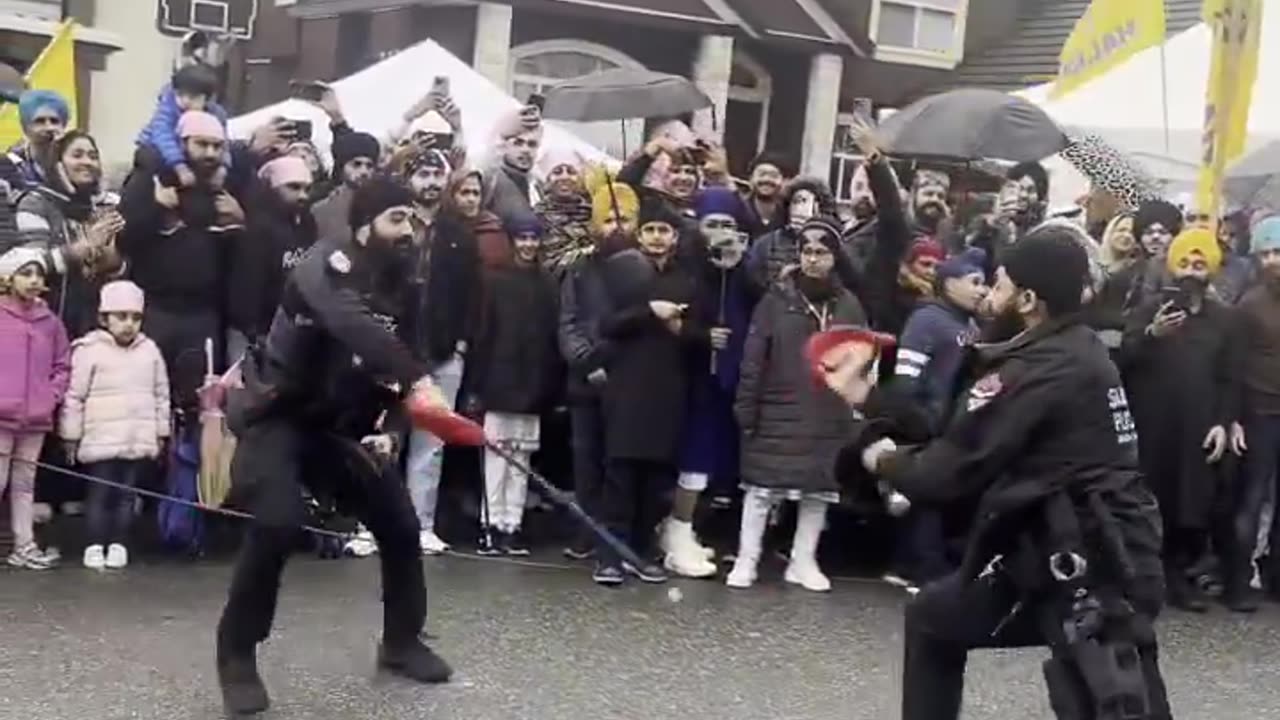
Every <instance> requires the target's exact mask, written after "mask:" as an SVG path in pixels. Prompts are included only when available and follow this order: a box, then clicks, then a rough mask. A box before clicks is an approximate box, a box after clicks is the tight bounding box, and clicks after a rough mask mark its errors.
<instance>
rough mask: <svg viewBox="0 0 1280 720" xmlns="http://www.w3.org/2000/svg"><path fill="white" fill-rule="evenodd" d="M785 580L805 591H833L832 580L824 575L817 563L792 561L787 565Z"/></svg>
mask: <svg viewBox="0 0 1280 720" xmlns="http://www.w3.org/2000/svg"><path fill="white" fill-rule="evenodd" d="M783 579H784V580H786V581H787V582H789V583H791V584H792V585H799V586H800V587H802V588H804V589H805V590H811V591H813V592H828V591H830V590H831V579H830V578H828V577H827V576H826V575H824V574H822V569H821V568H819V567H818V563H816V562H811V561H810V562H805V561H803V560H801V561H794V560H793V561H792V562H791V563H789V564H788V565H787V574H786V575H785V576H783Z"/></svg>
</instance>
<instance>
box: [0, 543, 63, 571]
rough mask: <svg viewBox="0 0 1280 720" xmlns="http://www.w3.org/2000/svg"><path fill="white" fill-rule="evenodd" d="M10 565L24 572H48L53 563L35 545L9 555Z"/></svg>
mask: <svg viewBox="0 0 1280 720" xmlns="http://www.w3.org/2000/svg"><path fill="white" fill-rule="evenodd" d="M9 564H10V565H12V566H13V567H16V568H23V569H24V570H48V569H49V568H51V567H53V563H52V562H50V561H49V558H48V557H46V556H45V554H44V552H42V551H41V550H40V548H39V547H37V546H36V544H35V543H31V544H30V545H26V546H24V547H20V548H17V549H15V550H14V551H13V552H11V553H9Z"/></svg>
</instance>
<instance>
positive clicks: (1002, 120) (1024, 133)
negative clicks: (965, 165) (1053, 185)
mask: <svg viewBox="0 0 1280 720" xmlns="http://www.w3.org/2000/svg"><path fill="white" fill-rule="evenodd" d="M880 133H881V137H882V138H883V139H884V142H885V145H886V147H888V149H889V152H890V153H892V154H894V155H901V156H911V157H923V158H944V159H949V160H978V159H981V158H996V159H999V160H1012V161H1014V162H1025V161H1033V160H1040V159H1043V158H1046V157H1048V156H1050V155H1053V154H1054V153H1056V152H1058V151H1060V150H1062V149H1063V148H1064V147H1066V146H1067V136H1066V134H1065V133H1063V132H1062V128H1060V127H1058V125H1057V123H1055V122H1054V121H1053V120H1052V119H1050V117H1049V116H1048V115H1047V114H1045V112H1044V111H1043V110H1041V109H1040V108H1038V107H1036V106H1035V105H1033V104H1032V103H1030V102H1028V101H1026V100H1023V99H1022V98H1020V97H1017V96H1014V95H1009V94H1007V93H1002V92H999V91H997V90H980V89H965V90H952V91H950V92H945V93H942V94H939V95H931V96H929V97H927V98H923V99H921V100H917V101H916V102H914V103H912V104H910V105H908V106H907V107H905V108H903V109H902V110H899V111H898V112H896V113H894V114H893V115H891V116H890V117H889V118H888V119H887V120H885V121H884V122H883V123H881V124H880Z"/></svg>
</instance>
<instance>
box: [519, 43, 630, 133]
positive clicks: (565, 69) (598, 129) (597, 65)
mask: <svg viewBox="0 0 1280 720" xmlns="http://www.w3.org/2000/svg"><path fill="white" fill-rule="evenodd" d="M617 68H633V69H640V70H642V69H644V65H642V64H640V63H639V62H637V61H636V60H634V59H633V58H631V57H630V56H628V55H627V54H625V53H622V52H619V51H618V50H614V49H613V48H611V47H607V46H605V45H599V44H596V43H592V42H587V41H585V40H542V41H538V42H532V43H527V44H525V45H520V46H517V47H514V48H512V49H511V75H510V77H511V94H512V95H514V96H515V97H516V98H517V99H519V100H524V99H525V98H527V97H529V96H530V95H532V94H534V93H543V92H545V91H546V90H547V89H548V88H550V87H552V86H553V85H555V84H556V83H559V82H563V81H565V80H573V79H575V78H580V77H583V76H585V75H593V74H595V73H598V72H604V71H605V70H614V69H617ZM563 125H564V126H565V127H566V128H567V129H568V130H569V131H570V132H572V133H574V134H575V135H577V136H578V137H580V138H582V139H583V140H586V141H587V142H589V143H591V144H592V145H595V146H596V147H598V148H600V149H601V150H604V151H605V152H608V153H609V154H611V155H613V156H614V157H623V156H624V146H625V151H626V153H633V152H635V151H636V150H637V149H638V148H639V147H640V145H641V144H642V143H643V142H644V120H643V119H641V118H636V119H633V120H628V121H626V122H625V123H621V122H612V121H610V122H594V123H568V122H567V123H563ZM624 125H625V128H626V130H625V134H624V131H623V127H624Z"/></svg>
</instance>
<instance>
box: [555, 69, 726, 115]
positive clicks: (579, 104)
mask: <svg viewBox="0 0 1280 720" xmlns="http://www.w3.org/2000/svg"><path fill="white" fill-rule="evenodd" d="M545 100H546V102H545V104H544V105H543V108H542V115H543V117H546V118H549V119H551V120H571V121H574V122H595V121H599V120H626V119H629V118H653V117H676V116H677V115H684V114H686V113H691V112H694V111H696V110H701V109H703V108H706V107H710V106H711V99H710V98H708V97H707V96H706V94H705V93H703V92H702V91H701V90H699V89H698V86H696V85H694V84H693V83H692V82H691V81H690V80H689V79H688V78H683V77H680V76H679V75H668V74H666V73H658V72H651V71H649V70H631V69H626V68H623V69H619V70H606V71H605V72H601V73H595V74H593V75H586V76H584V77H580V78H575V79H573V80H567V81H565V82H562V83H559V84H557V85H555V86H554V87H552V88H550V89H548V90H547V92H546V95H545Z"/></svg>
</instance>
